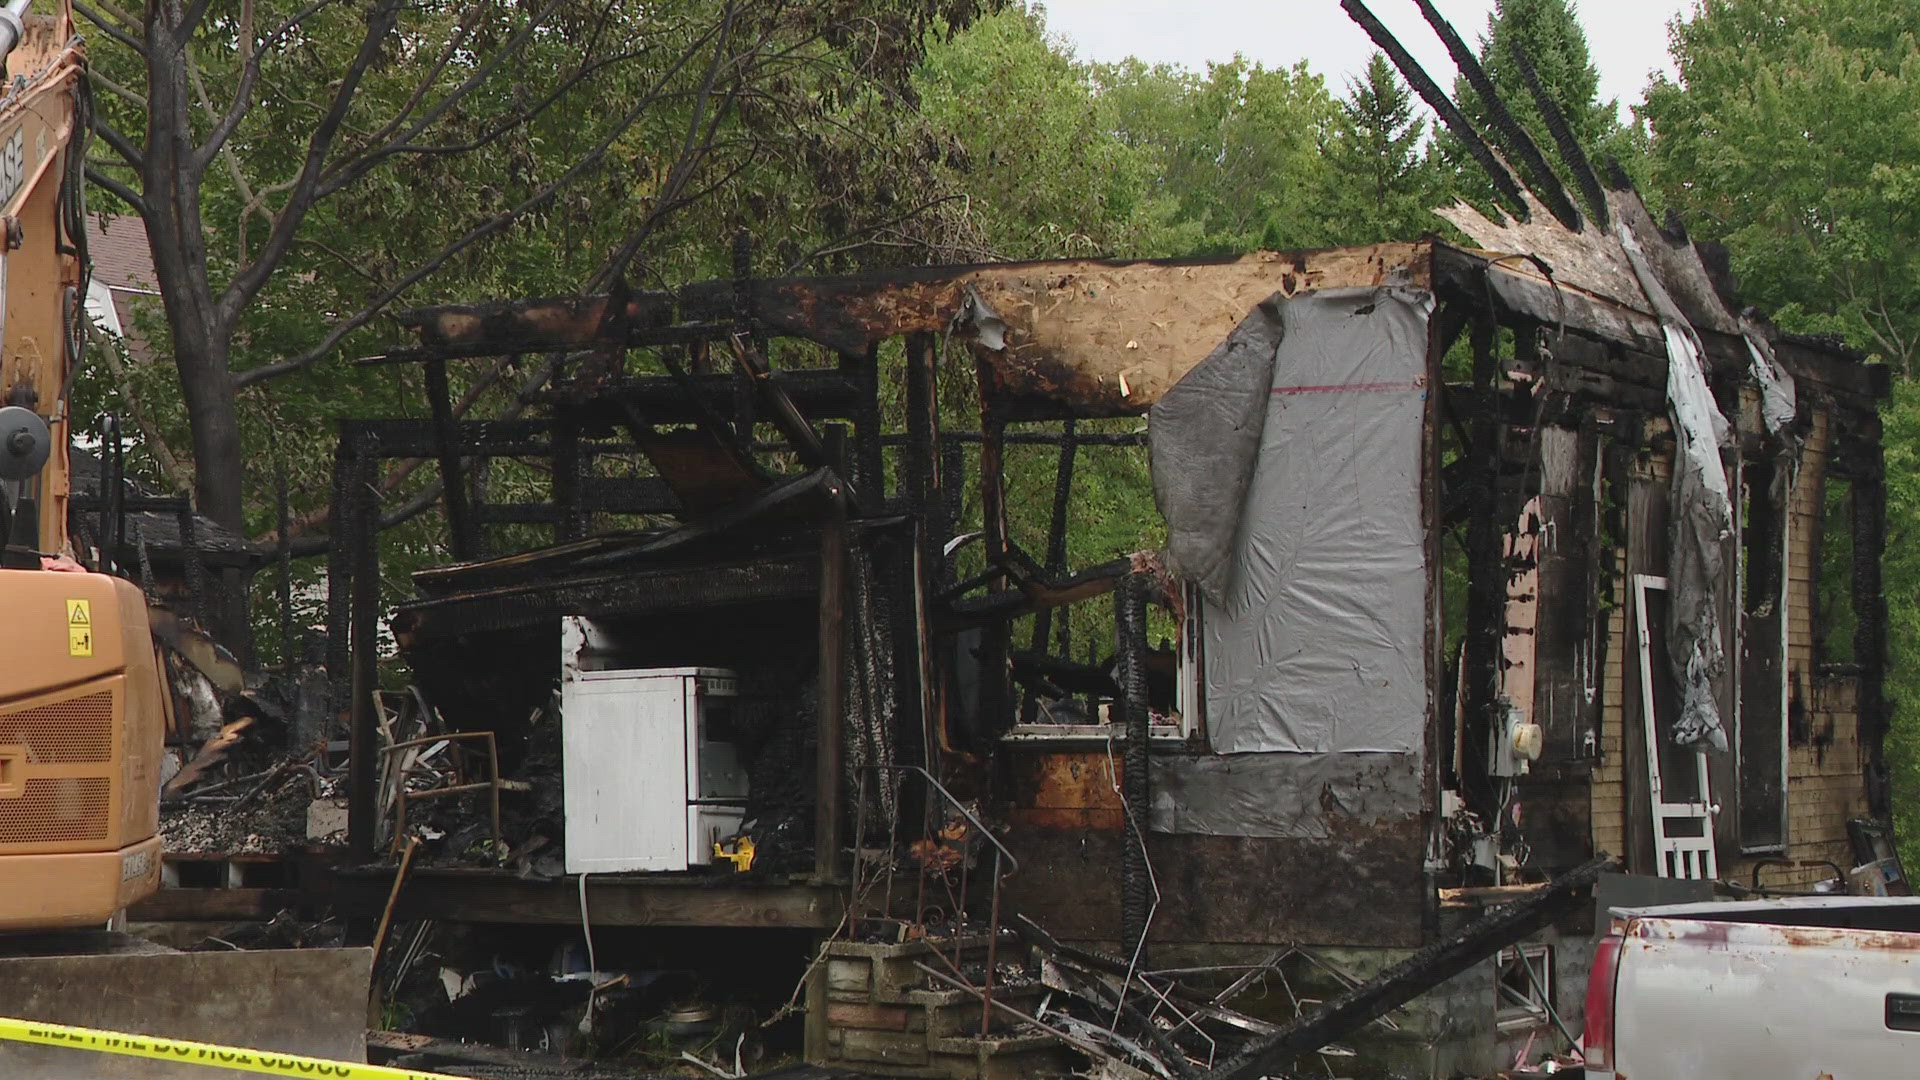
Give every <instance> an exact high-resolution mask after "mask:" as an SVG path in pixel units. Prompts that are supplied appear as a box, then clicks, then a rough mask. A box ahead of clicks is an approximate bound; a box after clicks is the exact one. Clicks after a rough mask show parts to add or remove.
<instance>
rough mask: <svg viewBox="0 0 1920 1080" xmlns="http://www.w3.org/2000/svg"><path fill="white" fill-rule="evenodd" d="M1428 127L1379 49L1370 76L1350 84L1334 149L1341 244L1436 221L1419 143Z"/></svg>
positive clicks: (1433, 191)
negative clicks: (1432, 211) (1432, 214)
mask: <svg viewBox="0 0 1920 1080" xmlns="http://www.w3.org/2000/svg"><path fill="white" fill-rule="evenodd" d="M1426 130H1427V122H1426V120H1425V118H1424V117H1422V116H1420V115H1419V114H1418V113H1416V112H1415V108H1414V100H1413V93H1412V91H1410V90H1409V89H1407V86H1406V84H1405V83H1403V82H1401V80H1400V76H1399V74H1398V73H1397V72H1395V71H1394V70H1393V65H1392V64H1390V63H1388V62H1387V58H1386V56H1385V54H1382V53H1375V54H1373V57H1372V59H1371V60H1369V61H1368V63H1367V69H1366V72H1365V74H1363V75H1362V76H1360V77H1358V78H1354V79H1349V80H1348V81H1347V96H1346V98H1345V99H1344V100H1342V101H1341V102H1340V116H1339V118H1338V124H1337V128H1336V131H1335V134H1334V139H1333V143H1332V145H1331V146H1329V147H1328V157H1329V159H1330V162H1331V164H1332V168H1331V169H1330V170H1329V173H1330V175H1331V176H1332V177H1333V178H1334V183H1335V184H1336V189H1335V190H1334V192H1333V193H1332V194H1333V200H1332V201H1333V204H1334V206H1335V207H1336V208H1337V212H1338V217H1339V219H1340V222H1341V235H1340V237H1339V240H1340V242H1342V243H1369V242H1372V241H1376V240H1385V239H1389V238H1400V239H1405V238H1407V237H1411V236H1417V235H1419V234H1421V233H1424V232H1430V231H1432V230H1433V229H1434V228H1435V227H1436V226H1437V224H1438V219H1436V218H1434V217H1432V216H1431V214H1430V213H1429V211H1430V210H1431V209H1432V208H1433V205H1434V204H1435V203H1436V202H1437V201H1438V200H1439V190H1438V186H1437V185H1436V184H1435V182H1434V181H1435V176H1434V169H1433V167H1432V163H1431V162H1430V161H1429V160H1428V159H1427V157H1426V155H1425V153H1424V152H1423V150H1422V146H1421V144H1422V140H1423V138H1424V137H1425V135H1426Z"/></svg>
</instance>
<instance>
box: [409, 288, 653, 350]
mask: <svg viewBox="0 0 1920 1080" xmlns="http://www.w3.org/2000/svg"><path fill="white" fill-rule="evenodd" d="M673 306H674V305H673V297H672V296H670V295H668V294H666V293H628V294H627V296H626V301H625V304H624V308H625V310H624V311H622V312H609V310H608V298H607V297H605V296H575V297H549V298H545V299H539V300H521V301H500V302H496V303H490V304H445V305H441V306H438V307H425V308H415V309H413V310H411V311H402V312H399V313H398V314H396V315H395V316H394V318H395V319H396V320H397V321H398V322H399V323H400V325H401V326H402V327H405V328H406V329H408V330H411V331H413V332H414V333H415V334H417V335H418V336H419V338H420V344H421V350H420V351H421V352H422V353H429V352H430V353H431V354H433V355H438V356H441V357H452V356H501V355H506V354H510V353H521V352H558V351H566V350H568V349H574V348H587V347H589V346H591V345H592V344H594V343H595V342H596V341H597V340H598V338H599V335H600V328H601V326H602V325H603V324H606V323H607V318H608V315H609V314H614V315H617V316H622V318H620V319H619V320H618V321H621V322H624V323H625V325H626V327H627V330H628V332H629V333H630V334H631V333H635V332H640V333H644V332H646V331H648V330H652V329H657V328H661V327H665V326H667V325H668V324H670V323H672V322H673ZM422 358H424V357H422Z"/></svg>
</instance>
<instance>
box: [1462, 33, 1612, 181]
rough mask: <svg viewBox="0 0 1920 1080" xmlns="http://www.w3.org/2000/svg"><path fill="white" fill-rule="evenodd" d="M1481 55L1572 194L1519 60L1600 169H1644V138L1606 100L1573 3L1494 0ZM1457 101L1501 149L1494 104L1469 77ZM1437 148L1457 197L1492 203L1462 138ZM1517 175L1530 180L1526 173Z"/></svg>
mask: <svg viewBox="0 0 1920 1080" xmlns="http://www.w3.org/2000/svg"><path fill="white" fill-rule="evenodd" d="M1476 55H1477V58H1478V60H1479V64H1480V67H1481V68H1483V69H1484V70H1485V71H1486V73H1487V77H1488V79H1489V80H1490V81H1491V82H1492V83H1493V86H1494V89H1495V91H1497V93H1498V95H1499V98H1500V102H1501V104H1503V105H1504V106H1505V107H1506V110H1507V112H1508V113H1510V114H1511V115H1512V116H1513V118H1514V119H1515V120H1516V121H1517V122H1518V123H1519V124H1520V126H1521V127H1523V128H1525V129H1526V131H1527V134H1528V135H1529V136H1530V137H1531V138H1532V140H1533V142H1534V143H1535V145H1537V146H1538V147H1539V148H1540V150H1541V152H1542V153H1543V154H1545V155H1546V159H1547V161H1548V163H1549V164H1550V165H1551V166H1552V167H1553V169H1554V171H1555V173H1556V174H1557V175H1558V177H1559V179H1560V181H1561V183H1562V184H1563V185H1566V186H1567V187H1568V190H1569V191H1571V190H1574V188H1573V185H1572V183H1571V181H1572V180H1574V179H1575V177H1574V174H1573V173H1572V171H1571V170H1570V168H1569V166H1568V164H1567V163H1566V161H1565V160H1563V158H1562V155H1561V153H1560V149H1559V145H1558V141H1557V140H1556V139H1555V138H1554V136H1553V134H1552V132H1551V130H1550V129H1549V128H1548V126H1547V124H1546V121H1545V119H1544V118H1543V116H1542V114H1541V110H1540V107H1539V105H1538V104H1537V102H1536V99H1535V96H1534V93H1533V89H1532V87H1531V86H1530V84H1529V83H1528V81H1527V78H1526V76H1525V73H1524V70H1523V68H1522V67H1521V62H1520V58H1521V57H1522V56H1524V57H1525V58H1526V61H1527V63H1528V64H1530V65H1531V66H1532V68H1533V71H1534V74H1535V76H1536V77H1537V78H1538V80H1539V83H1540V86H1541V89H1542V90H1543V91H1544V92H1545V94H1546V96H1547V97H1548V98H1550V99H1551V100H1552V101H1553V103H1554V105H1555V107H1556V108H1557V110H1558V111H1559V113H1560V114H1561V115H1562V116H1563V117H1565V118H1566V121H1567V126H1568V128H1569V133H1570V134H1571V135H1572V136H1573V137H1574V138H1575V139H1577V140H1578V141H1579V143H1580V146H1581V149H1582V151H1583V152H1584V154H1585V156H1586V158H1587V159H1588V161H1590V162H1592V163H1593V165H1594V167H1595V168H1597V169H1605V168H1606V166H1607V164H1608V162H1610V161H1612V162H1617V163H1619V164H1620V165H1621V166H1622V167H1623V168H1624V169H1625V170H1626V172H1627V174H1628V175H1629V176H1635V177H1637V176H1639V175H1640V174H1642V173H1643V172H1644V169H1643V167H1642V165H1641V160H1642V158H1643V156H1644V150H1643V144H1644V140H1643V138H1642V137H1641V136H1640V134H1639V132H1638V130H1637V129H1636V128H1635V127H1633V126H1630V125H1624V124H1622V123H1621V122H1620V120H1619V104H1618V102H1616V101H1611V100H1607V101H1603V100H1601V98H1600V72H1599V69H1598V68H1596V67H1595V66H1594V63H1593V54H1592V51H1591V49H1590V48H1589V47H1588V44H1587V35H1586V31H1585V30H1583V29H1582V28H1581V26H1580V20H1579V18H1578V17H1577V15H1576V14H1575V11H1574V6H1573V4H1572V2H1571V0H1494V6H1493V10H1492V11H1491V12H1489V13H1488V15H1487V28H1486V32H1485V33H1483V34H1482V35H1481V36H1480V42H1479V49H1478V51H1477V54H1476ZM1454 99H1455V100H1456V101H1457V102H1458V103H1459V106H1460V111H1461V112H1462V113H1463V114H1465V115H1466V117H1467V119H1468V120H1469V121H1470V122H1471V123H1472V124H1473V126H1474V127H1475V129H1476V130H1478V131H1479V132H1480V133H1481V134H1482V135H1483V136H1484V137H1486V138H1487V139H1488V140H1489V141H1490V142H1491V143H1492V144H1493V145H1494V146H1496V147H1500V146H1503V144H1504V143H1505V141H1506V137H1505V135H1504V134H1503V133H1502V132H1501V130H1500V127H1499V125H1497V124H1496V123H1495V115H1496V113H1495V110H1494V108H1493V106H1492V105H1491V104H1490V103H1488V102H1487V101H1485V100H1482V98H1481V96H1480V95H1479V94H1478V93H1476V92H1475V91H1474V90H1473V88H1472V86H1471V85H1469V83H1468V81H1467V79H1466V77H1465V76H1464V75H1462V76H1460V77H1458V78H1456V79H1455V80H1454ZM1437 145H1438V149H1439V151H1440V157H1441V160H1442V161H1444V162H1445V163H1446V166H1447V168H1448V169H1449V171H1451V172H1452V173H1453V174H1454V177H1455V180H1454V186H1455V187H1456V188H1457V189H1458V190H1459V192H1460V193H1461V194H1462V195H1464V196H1466V197H1468V198H1470V199H1472V200H1473V201H1475V202H1479V203H1483V204H1486V203H1490V202H1491V201H1492V196H1493V187H1492V184H1491V183H1490V182H1489V181H1488V180H1487V178H1486V177H1485V176H1484V175H1483V174H1482V170H1481V168H1480V166H1479V164H1478V163H1477V162H1475V161H1474V160H1473V159H1472V158H1471V157H1470V156H1468V154H1467V153H1466V150H1465V148H1464V147H1463V146H1461V145H1460V143H1459V141H1458V140H1457V139H1455V138H1454V137H1453V136H1452V135H1451V134H1443V135H1442V137H1441V138H1440V139H1438V140H1437ZM1508 157H1509V159H1510V160H1513V161H1514V164H1515V165H1523V163H1522V162H1521V161H1520V160H1519V159H1518V155H1517V154H1515V153H1512V152H1511V151H1509V153H1508ZM1519 176H1520V177H1521V178H1524V177H1525V176H1526V172H1525V169H1524V168H1522V170H1521V172H1520V173H1519Z"/></svg>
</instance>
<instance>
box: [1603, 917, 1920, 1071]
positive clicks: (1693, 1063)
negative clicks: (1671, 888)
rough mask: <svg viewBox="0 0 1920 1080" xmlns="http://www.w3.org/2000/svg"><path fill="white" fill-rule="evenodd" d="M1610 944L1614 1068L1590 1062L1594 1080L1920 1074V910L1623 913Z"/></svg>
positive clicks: (1615, 920)
mask: <svg viewBox="0 0 1920 1080" xmlns="http://www.w3.org/2000/svg"><path fill="white" fill-rule="evenodd" d="M1612 937H1613V938H1614V940H1615V942H1616V944H1615V945H1614V947H1615V948H1617V954H1616V959H1615V964H1616V966H1615V968H1614V969H1613V973H1612V987H1611V993H1612V1005H1611V1010H1610V1015H1611V1019H1612V1055H1611V1058H1610V1060H1605V1061H1598V1060H1594V1058H1593V1055H1592V1054H1590V1055H1589V1069H1588V1076H1589V1077H1590V1078H1599V1077H1623V1078H1631V1080H1661V1078H1666V1077H1674V1078H1681V1077H1687V1078H1691V1077H1739V1078H1742V1080H1748V1078H1765V1077H1782V1078H1787V1077H1792V1078H1795V1080H1815V1078H1831V1080H1855V1078H1859V1080H1864V1078H1867V1077H1874V1078H1879V1077H1886V1076H1898V1075H1909V1074H1911V1073H1912V1072H1913V1071H1914V1069H1915V1067H1916V1063H1920V899H1916V898H1912V897H1831V898H1827V897H1822V898H1814V899H1793V900H1775V901H1758V902H1750V903H1727V904H1721V903H1708V904H1682V905H1672V906H1667V907H1658V908H1638V909H1624V910H1616V911H1615V912H1614V913H1613V924H1612ZM1604 948H1606V946H1604V945H1603V949H1604ZM1596 966H1598V965H1596ZM1596 979H1598V975H1596ZM1597 992H1598V988H1597V987H1590V989H1589V1002H1588V1008H1589V1011H1590V1013H1592V1012H1593V1010H1594V1009H1595V1005H1596V1002H1595V1000H1594V996H1593V995H1594V994H1595V993H1597ZM1589 1030H1590V1031H1591V1030H1592V1029H1591V1027H1590V1029H1589ZM1596 1065H1605V1066H1610V1067H1602V1068H1595V1067H1594V1066H1596Z"/></svg>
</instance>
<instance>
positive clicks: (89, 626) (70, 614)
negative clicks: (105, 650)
mask: <svg viewBox="0 0 1920 1080" xmlns="http://www.w3.org/2000/svg"><path fill="white" fill-rule="evenodd" d="M67 655H68V656H92V655H93V601H91V600H68V601H67Z"/></svg>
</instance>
